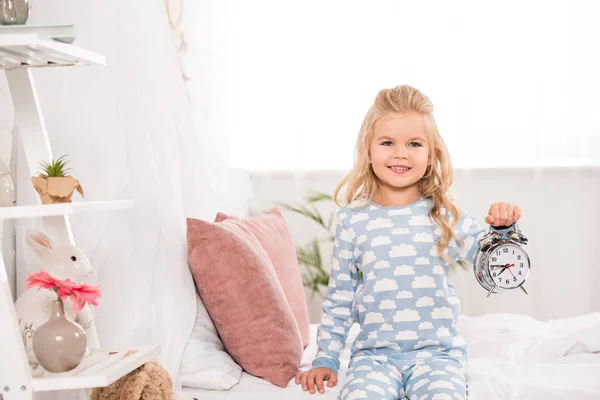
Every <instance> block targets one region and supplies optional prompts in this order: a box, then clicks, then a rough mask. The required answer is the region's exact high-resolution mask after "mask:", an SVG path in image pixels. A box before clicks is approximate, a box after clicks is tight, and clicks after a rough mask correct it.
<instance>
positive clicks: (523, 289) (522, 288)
mask: <svg viewBox="0 0 600 400" xmlns="http://www.w3.org/2000/svg"><path fill="white" fill-rule="evenodd" d="M519 287H520V288H521V290H522V291H524V292H525V294H527V295H529V293H527V290H525V288H524V287H523V286H519Z"/></svg>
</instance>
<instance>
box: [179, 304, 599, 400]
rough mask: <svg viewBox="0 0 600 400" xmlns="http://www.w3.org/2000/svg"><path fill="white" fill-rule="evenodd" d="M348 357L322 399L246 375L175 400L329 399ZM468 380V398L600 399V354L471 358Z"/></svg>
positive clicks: (307, 355)
mask: <svg viewBox="0 0 600 400" xmlns="http://www.w3.org/2000/svg"><path fill="white" fill-rule="evenodd" d="M595 317H597V315H596V316H594V318H595ZM504 322H507V321H504ZM511 322H514V321H511ZM588 322H589V321H588ZM316 328H317V325H312V326H311V342H310V344H309V346H308V347H307V348H306V349H305V351H304V355H303V359H302V365H301V369H302V370H307V369H309V367H310V363H311V362H312V360H313V358H314V356H315V354H316V351H317V346H316V342H315V338H316ZM355 328H357V326H354V327H353V330H352V331H351V334H350V335H349V337H348V342H352V341H353V340H354V336H355V334H356V329H355ZM573 328H574V329H575V328H576V327H575V326H573ZM349 355H350V354H349V346H347V347H346V349H345V350H344V351H343V353H342V355H341V357H340V362H341V365H342V368H341V370H340V374H339V378H340V379H339V382H338V384H337V385H336V387H334V388H330V389H328V388H326V391H325V394H323V395H320V394H318V393H317V394H315V395H312V396H315V397H312V396H311V395H310V394H309V393H308V392H304V391H302V388H301V387H300V386H297V385H296V384H295V383H294V381H293V380H292V381H291V382H290V383H289V384H288V386H287V387H286V388H279V387H277V386H274V385H272V384H270V383H268V382H266V381H265V380H263V379H260V378H257V377H255V376H252V375H249V374H247V373H245V372H244V373H243V375H242V379H241V381H240V382H239V383H238V384H237V385H235V386H234V387H233V388H231V389H230V390H228V391H221V392H218V391H210V390H197V389H185V388H184V391H183V392H178V393H177V397H176V399H177V400H192V399H194V398H196V399H198V400H223V399H226V400H230V399H260V400H271V399H272V400H275V399H278V400H279V399H284V400H300V399H310V398H314V399H330V400H333V399H336V398H337V396H338V393H339V391H340V390H341V388H342V387H343V384H344V378H345V374H346V366H347V363H348V359H349ZM468 379H469V400H513V399H514V400H538V399H539V400H542V399H543V400H562V399H578V400H588V399H590V400H591V399H595V400H597V399H600V353H593V354H592V353H578V354H573V355H567V356H565V357H560V358H556V359H554V360H551V361H547V362H544V363H539V362H527V361H526V360H522V361H520V362H516V361H513V360H510V359H507V358H499V357H470V359H469V369H468Z"/></svg>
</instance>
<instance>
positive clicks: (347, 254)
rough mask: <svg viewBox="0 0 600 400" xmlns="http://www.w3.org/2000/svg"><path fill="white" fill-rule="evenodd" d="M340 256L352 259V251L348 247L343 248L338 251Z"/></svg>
mask: <svg viewBox="0 0 600 400" xmlns="http://www.w3.org/2000/svg"><path fill="white" fill-rule="evenodd" d="M338 256H339V257H340V258H341V259H344V260H352V252H351V251H350V250H348V249H342V250H340V252H339V253H338Z"/></svg>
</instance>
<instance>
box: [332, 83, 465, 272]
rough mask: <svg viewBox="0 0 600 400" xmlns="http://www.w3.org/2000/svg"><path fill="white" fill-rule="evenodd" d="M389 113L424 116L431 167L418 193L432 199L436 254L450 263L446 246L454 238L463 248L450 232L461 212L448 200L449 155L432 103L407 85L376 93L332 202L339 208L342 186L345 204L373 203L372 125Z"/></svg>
mask: <svg viewBox="0 0 600 400" xmlns="http://www.w3.org/2000/svg"><path fill="white" fill-rule="evenodd" d="M389 113H403V114H407V113H416V114H419V115H421V116H423V119H424V121H425V127H426V134H427V142H428V144H429V149H430V151H429V160H430V165H428V166H427V169H426V170H425V174H424V175H423V178H421V180H420V181H419V190H420V192H421V195H422V196H423V197H425V198H427V199H429V200H431V203H432V205H431V210H430V211H429V216H430V218H431V219H432V221H433V222H434V223H435V224H437V226H438V227H439V228H440V230H441V235H440V239H439V241H438V242H437V251H438V254H439V256H440V257H442V258H443V259H444V260H446V261H448V262H451V263H452V262H453V261H452V260H451V259H450V258H449V257H448V256H447V255H446V254H445V253H444V250H445V249H446V248H447V246H448V243H449V242H450V240H451V239H452V238H454V239H456V240H457V241H458V242H459V243H460V245H461V247H462V246H463V245H464V242H463V241H462V239H460V237H458V236H457V235H456V233H454V229H453V228H454V226H455V225H456V222H457V221H458V219H459V218H460V211H459V209H458V207H457V206H456V205H455V204H454V203H453V202H452V201H451V200H450V198H449V197H448V190H449V189H450V186H452V182H453V178H454V173H453V169H452V163H451V162H450V154H449V153H448V149H447V148H446V145H445V143H444V141H443V139H442V137H441V135H440V133H439V131H438V128H437V125H436V123H435V119H434V118H433V104H432V103H431V101H430V100H429V98H427V96H425V95H424V94H423V93H421V92H420V91H419V90H417V89H415V88H413V87H411V86H408V85H400V86H396V87H394V88H391V89H383V90H381V91H380V92H379V93H378V94H377V97H375V101H374V102H373V105H371V107H370V108H369V110H368V111H367V114H366V115H365V118H364V120H363V123H362V126H361V127H360V132H359V134H358V139H357V142H356V149H355V156H354V165H353V167H352V170H351V171H350V173H348V175H346V176H345V177H344V179H342V181H341V182H340V183H339V184H338V186H337V187H336V188H335V191H334V193H333V199H334V201H335V203H336V204H337V205H338V206H340V207H341V206H342V204H340V202H339V200H338V196H339V193H340V191H341V190H342V188H343V187H344V186H347V187H346V192H345V196H344V200H345V202H346V204H350V203H351V202H353V201H354V200H356V199H359V198H368V199H369V200H373V198H374V197H375V194H376V192H377V189H378V187H379V179H378V178H377V176H376V175H375V173H374V172H373V169H372V167H371V165H370V163H369V152H370V146H371V142H372V140H373V135H374V126H375V122H377V121H378V120H379V119H380V118H382V117H383V116H385V115H387V114H389ZM451 216H452V217H453V218H452V219H451V218H450V217H451Z"/></svg>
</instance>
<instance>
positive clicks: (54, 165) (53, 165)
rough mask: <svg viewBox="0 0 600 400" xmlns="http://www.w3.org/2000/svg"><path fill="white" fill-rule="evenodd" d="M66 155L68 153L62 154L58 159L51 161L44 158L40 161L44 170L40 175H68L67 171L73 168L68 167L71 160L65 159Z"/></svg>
mask: <svg viewBox="0 0 600 400" xmlns="http://www.w3.org/2000/svg"><path fill="white" fill-rule="evenodd" d="M66 156H67V154H65V155H63V156H60V157H59V158H58V159H57V160H52V162H50V163H48V162H46V161H43V160H42V161H40V162H39V164H40V167H41V169H42V171H41V172H40V174H39V176H41V177H42V178H48V177H63V176H68V174H67V173H68V172H69V171H70V170H71V168H67V164H68V163H69V161H68V160H65V159H64V158H65V157H66Z"/></svg>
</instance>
